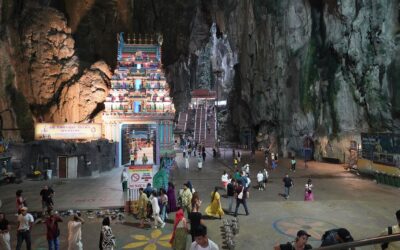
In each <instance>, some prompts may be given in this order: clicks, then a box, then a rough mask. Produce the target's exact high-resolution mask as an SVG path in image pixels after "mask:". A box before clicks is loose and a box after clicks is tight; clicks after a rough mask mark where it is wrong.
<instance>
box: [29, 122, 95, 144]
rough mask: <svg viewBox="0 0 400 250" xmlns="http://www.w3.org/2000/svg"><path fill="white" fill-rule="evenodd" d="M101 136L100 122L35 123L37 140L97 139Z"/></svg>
mask: <svg viewBox="0 0 400 250" xmlns="http://www.w3.org/2000/svg"><path fill="white" fill-rule="evenodd" d="M100 138H101V124H100V123H38V124H36V125H35V140H97V139H100Z"/></svg>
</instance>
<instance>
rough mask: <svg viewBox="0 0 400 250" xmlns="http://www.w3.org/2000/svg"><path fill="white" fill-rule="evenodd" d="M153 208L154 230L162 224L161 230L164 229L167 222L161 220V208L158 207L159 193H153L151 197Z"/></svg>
mask: <svg viewBox="0 0 400 250" xmlns="http://www.w3.org/2000/svg"><path fill="white" fill-rule="evenodd" d="M150 202H151V208H152V209H153V218H154V228H157V226H158V223H160V224H161V228H164V226H165V222H164V221H163V220H161V218H160V206H159V205H158V198H157V191H155V190H154V191H153V193H152V195H151V197H150Z"/></svg>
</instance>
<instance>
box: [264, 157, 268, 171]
mask: <svg viewBox="0 0 400 250" xmlns="http://www.w3.org/2000/svg"><path fill="white" fill-rule="evenodd" d="M264 164H265V168H266V169H267V168H268V166H269V159H268V155H267V156H265V161H264Z"/></svg>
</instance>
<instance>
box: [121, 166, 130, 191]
mask: <svg viewBox="0 0 400 250" xmlns="http://www.w3.org/2000/svg"><path fill="white" fill-rule="evenodd" d="M128 178H129V176H128V173H127V171H126V168H124V170H122V174H121V183H122V191H123V192H125V191H127V190H128Z"/></svg>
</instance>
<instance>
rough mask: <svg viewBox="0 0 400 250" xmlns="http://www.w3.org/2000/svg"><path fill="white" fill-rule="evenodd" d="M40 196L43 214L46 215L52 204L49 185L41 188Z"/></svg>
mask: <svg viewBox="0 0 400 250" xmlns="http://www.w3.org/2000/svg"><path fill="white" fill-rule="evenodd" d="M40 196H42V215H43V216H44V215H45V214H46V211H48V210H49V209H51V204H50V201H49V199H50V197H49V196H50V191H49V187H48V186H47V185H45V186H44V187H43V188H42V190H40Z"/></svg>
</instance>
